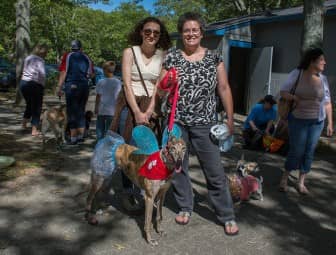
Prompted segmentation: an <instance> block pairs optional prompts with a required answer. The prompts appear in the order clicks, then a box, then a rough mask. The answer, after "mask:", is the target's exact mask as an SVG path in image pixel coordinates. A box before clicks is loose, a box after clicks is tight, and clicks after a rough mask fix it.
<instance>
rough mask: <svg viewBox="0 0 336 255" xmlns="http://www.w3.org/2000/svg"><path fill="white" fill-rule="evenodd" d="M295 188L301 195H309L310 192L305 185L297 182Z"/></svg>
mask: <svg viewBox="0 0 336 255" xmlns="http://www.w3.org/2000/svg"><path fill="white" fill-rule="evenodd" d="M296 189H297V191H298V192H299V193H300V194H301V195H309V194H310V192H309V190H308V189H307V188H306V186H305V185H300V184H298V185H297V186H296Z"/></svg>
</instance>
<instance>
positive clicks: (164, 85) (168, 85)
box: [159, 67, 179, 136]
mask: <svg viewBox="0 0 336 255" xmlns="http://www.w3.org/2000/svg"><path fill="white" fill-rule="evenodd" d="M176 76H177V73H176V69H175V68H174V67H172V68H170V69H169V71H168V72H167V73H166V75H165V76H164V77H163V79H162V80H161V81H160V83H159V88H160V89H162V90H164V91H166V92H169V96H168V100H169V102H170V103H171V105H172V107H171V111H170V115H169V121H168V136H169V134H170V133H171V131H172V130H173V125H174V120H175V113H176V106H177V100H178V96H179V95H178V82H177V79H176Z"/></svg>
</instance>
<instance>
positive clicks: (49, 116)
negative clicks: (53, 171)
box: [41, 105, 67, 149]
mask: <svg viewBox="0 0 336 255" xmlns="http://www.w3.org/2000/svg"><path fill="white" fill-rule="evenodd" d="M66 125H67V114H66V106H65V105H60V106H55V107H52V108H50V109H47V110H45V111H44V113H43V116H42V128H41V131H42V139H43V145H45V143H46V133H47V131H48V130H49V129H50V128H51V129H52V131H53V133H54V135H55V137H56V144H57V149H61V147H62V145H63V143H64V141H65V137H64V136H65V130H66Z"/></svg>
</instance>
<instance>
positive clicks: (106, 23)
mask: <svg viewBox="0 0 336 255" xmlns="http://www.w3.org/2000/svg"><path fill="white" fill-rule="evenodd" d="M30 2H31V5H30V6H31V10H30V14H31V19H30V39H31V42H32V46H33V45H34V44H35V43H38V42H44V43H47V44H48V45H49V46H50V52H49V54H48V56H47V62H50V63H56V62H58V61H59V59H60V57H61V56H62V54H63V52H64V51H66V50H68V49H69V47H70V45H69V44H70V41H71V40H73V39H80V40H81V41H82V44H83V48H84V50H85V52H87V53H88V54H89V55H90V56H91V57H92V59H93V60H94V62H95V63H97V64H100V63H102V62H103V61H105V60H109V59H114V60H119V59H120V57H121V54H122V49H123V48H125V47H126V46H127V34H128V33H129V32H130V31H131V29H132V28H133V26H134V24H135V23H136V22H137V21H138V20H139V19H141V18H144V17H146V16H149V15H154V16H157V17H159V18H161V19H162V20H163V21H165V23H166V24H167V27H168V30H169V32H174V31H176V21H177V18H178V16H179V15H181V14H182V13H184V12H186V11H197V12H200V13H201V14H202V15H203V16H204V18H205V20H206V22H213V21H218V20H223V19H226V18H230V17H234V16H239V15H247V14H251V13H254V12H259V11H265V10H267V9H273V8H283V7H290V6H293V5H298V4H302V3H303V0H254V1H251V0H232V1H224V0H157V1H156V2H155V4H154V10H153V12H152V13H150V12H149V11H147V10H145V9H144V7H143V6H142V1H141V0H129V1H124V2H122V3H121V5H120V6H119V7H118V8H116V9H114V10H113V11H111V12H109V13H107V12H103V11H99V10H93V9H90V8H89V7H88V4H89V3H92V2H104V3H109V2H112V1H108V0H107V1H86V0H30ZM15 3H16V1H15V0H7V1H0V9H1V10H2V15H1V16H0V25H1V27H2V29H1V30H0V55H1V56H4V57H7V58H13V56H14V52H15V31H16V26H15Z"/></svg>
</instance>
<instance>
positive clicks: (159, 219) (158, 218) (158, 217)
mask: <svg viewBox="0 0 336 255" xmlns="http://www.w3.org/2000/svg"><path fill="white" fill-rule="evenodd" d="M166 191H167V190H166V189H164V190H161V191H160V192H159V194H158V195H157V197H158V201H157V202H158V206H157V212H156V224H155V229H156V232H157V233H158V234H159V235H160V236H164V235H165V232H164V230H163V229H162V228H161V223H162V219H163V217H162V207H163V203H164V200H165V196H166Z"/></svg>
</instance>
